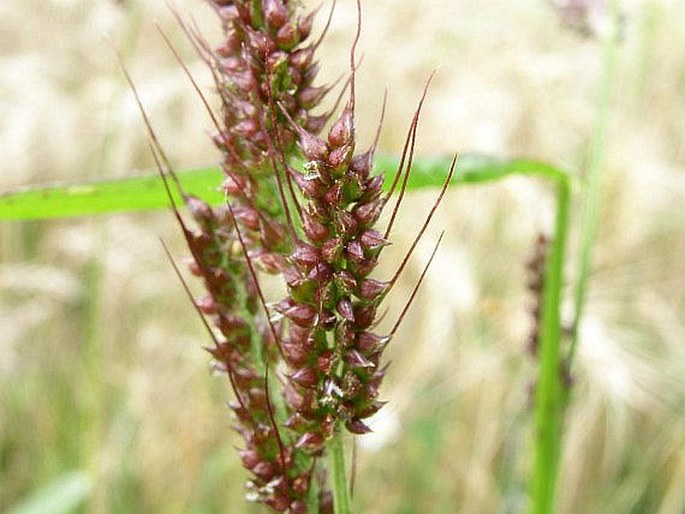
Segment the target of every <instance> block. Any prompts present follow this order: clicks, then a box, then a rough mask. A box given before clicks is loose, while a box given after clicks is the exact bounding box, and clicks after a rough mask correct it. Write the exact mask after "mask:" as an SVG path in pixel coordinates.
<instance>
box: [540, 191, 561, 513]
mask: <svg viewBox="0 0 685 514" xmlns="http://www.w3.org/2000/svg"><path fill="white" fill-rule="evenodd" d="M569 197H570V188H569V184H568V182H567V181H563V180H562V181H559V182H558V184H557V214H556V224H555V234H554V241H553V242H552V247H551V249H550V255H549V260H548V263H547V269H546V273H545V285H544V290H543V303H542V313H541V316H542V318H541V319H542V326H541V332H540V347H539V352H540V372H539V376H538V383H537V388H536V391H535V418H534V423H535V442H534V445H535V449H534V453H535V462H534V469H533V476H532V480H531V500H532V503H531V510H530V511H531V513H533V514H549V513H552V512H554V496H555V489H556V482H557V475H558V471H559V460H560V455H561V438H562V431H563V418H564V406H565V392H564V386H563V383H562V380H563V374H562V356H561V350H560V341H561V300H562V285H563V269H564V256H565V252H566V239H567V234H568V220H569V204H570V202H569Z"/></svg>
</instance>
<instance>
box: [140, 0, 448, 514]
mask: <svg viewBox="0 0 685 514" xmlns="http://www.w3.org/2000/svg"><path fill="white" fill-rule="evenodd" d="M210 5H212V6H213V7H214V8H215V9H216V12H217V13H218V15H219V17H220V19H221V21H222V25H223V29H224V40H223V42H222V44H221V45H220V46H219V47H218V48H217V49H211V48H210V47H209V45H208V44H207V42H206V41H204V40H203V39H202V38H201V37H200V36H199V35H198V34H197V33H196V32H193V30H190V29H189V28H188V26H187V25H183V22H182V21H181V23H182V25H183V28H184V29H186V32H187V33H188V34H189V35H190V36H191V40H192V41H193V43H194V44H195V46H196V48H197V49H198V51H199V52H200V55H201V56H202V57H203V58H204V59H205V61H206V62H207V64H208V65H209V66H210V70H211V71H212V73H213V75H214V78H215V81H216V87H217V92H218V93H219V96H220V98H221V101H222V109H221V114H220V116H219V117H218V118H219V119H217V116H215V115H214V113H213V112H212V111H211V109H210V114H211V115H212V118H213V120H214V122H215V126H216V128H217V133H216V134H215V135H214V136H213V140H214V143H215V144H216V146H217V147H218V148H219V149H220V151H221V154H222V167H223V170H224V172H225V180H224V183H223V189H224V191H225V192H226V195H227V202H226V205H224V206H222V207H218V208H211V207H210V206H208V205H207V204H205V203H204V202H202V201H201V200H199V199H197V198H194V197H192V196H189V195H184V199H185V203H186V205H187V207H188V210H189V212H190V214H191V216H192V217H193V218H194V221H195V224H196V227H197V228H196V229H195V230H191V229H189V228H188V227H187V225H186V224H185V222H184V221H183V219H182V217H181V216H180V214H179V213H178V211H176V216H177V218H178V221H179V223H180V225H181V227H182V229H183V233H184V236H185V238H186V241H187V243H188V246H189V248H190V252H191V254H192V257H193V261H192V263H191V264H190V269H191V272H192V273H193V274H195V275H197V276H199V277H201V278H202V279H203V281H204V285H205V288H206V290H207V293H208V294H207V295H206V296H205V297H203V298H200V299H198V300H196V301H195V305H196V307H197V309H198V311H200V313H201V314H203V315H204V316H206V317H207V318H209V319H210V320H211V322H212V323H213V324H214V325H215V326H216V328H218V331H219V332H220V334H221V336H220V337H219V336H216V335H215V334H214V332H213V330H212V329H211V328H210V327H209V324H208V322H206V323H207V328H208V330H209V332H210V334H211V335H212V337H213V338H214V346H213V348H211V349H209V351H210V353H211V354H212V356H213V358H214V365H215V368H216V369H217V370H219V371H221V372H223V373H226V375H227V377H228V379H229V381H230V383H231V386H232V388H233V391H234V393H235V397H236V400H235V402H233V403H231V404H230V407H231V409H232V411H233V413H234V418H235V422H236V423H235V429H236V430H237V431H238V432H239V433H240V434H241V436H242V438H243V441H244V448H243V449H242V450H241V451H240V457H241V459H242V462H243V464H244V466H245V468H247V469H248V470H249V471H250V473H251V476H250V478H249V480H248V482H247V488H248V495H247V496H248V498H249V499H251V500H254V501H258V502H261V503H264V504H266V505H268V506H270V507H271V508H272V509H274V510H275V511H277V512H290V513H293V514H305V513H307V512H308V510H309V506H310V505H311V500H312V493H310V491H312V490H313V489H312V486H313V485H317V486H318V487H317V489H316V491H317V493H316V494H315V495H314V497H315V498H318V501H317V504H318V512H320V513H328V512H331V509H332V497H331V493H330V492H329V491H328V490H327V489H326V486H325V474H324V473H325V468H324V467H323V466H322V465H321V464H320V463H321V460H320V459H318V457H320V456H322V455H323V453H324V452H325V445H326V443H327V441H328V440H329V439H330V438H331V436H332V435H333V434H334V432H337V431H339V430H341V427H342V426H344V427H346V428H347V430H349V431H350V432H352V433H354V434H363V433H366V432H368V431H369V427H368V426H367V425H366V423H365V420H366V419H367V418H368V417H370V416H372V415H373V414H375V413H376V412H377V411H378V410H379V409H380V408H381V407H382V406H383V402H381V401H379V399H378V395H379V387H380V384H381V381H382V379H383V377H384V375H385V368H383V367H382V366H381V364H380V361H381V355H382V352H383V350H384V349H385V347H386V345H387V343H388V341H389V340H390V338H391V336H392V334H394V333H395V331H396V329H397V326H398V325H399V323H400V322H401V320H402V318H403V316H404V314H405V313H406V311H407V308H408V307H409V305H410V304H411V302H412V300H413V298H414V296H415V294H416V291H417V289H418V286H419V285H420V282H421V280H422V279H423V277H424V275H425V270H424V273H423V274H422V275H421V279H419V282H418V283H417V284H416V287H415V289H414V291H413V292H412V294H411V296H410V298H409V301H408V302H407V304H406V305H405V308H404V310H403V311H402V313H401V314H400V316H399V319H398V320H397V322H396V324H395V326H394V328H393V329H392V330H391V331H390V332H389V335H385V336H384V335H379V334H377V333H376V329H375V325H376V323H377V321H378V319H377V312H378V308H379V306H380V304H381V302H382V301H383V299H384V298H385V297H386V295H387V293H388V291H389V290H390V289H391V288H392V285H393V284H394V283H395V281H396V279H397V277H398V276H399V274H400V273H401V271H402V270H403V269H404V266H405V265H406V263H407V260H408V259H409V256H410V255H411V253H412V252H413V250H414V248H415V247H416V244H417V243H418V240H419V239H420V238H421V236H422V234H423V232H424V230H425V228H426V226H427V224H428V222H429V220H430V218H431V216H432V215H433V213H434V212H435V209H436V208H437V205H438V204H439V203H440V201H441V199H442V197H443V195H444V192H445V189H446V187H447V184H448V183H449V181H450V179H451V177H452V173H453V170H454V162H453V165H452V168H451V169H450V172H449V175H448V177H447V181H446V183H445V186H444V187H443V189H442V191H441V193H440V196H439V197H438V199H437V201H436V203H435V205H434V206H433V208H432V209H431V211H430V214H429V215H428V217H427V219H426V221H425V223H424V226H423V228H422V229H421V231H420V233H419V235H418V236H417V238H416V240H415V241H414V243H413V245H412V247H411V249H410V250H409V251H408V253H407V254H406V256H405V258H404V260H403V261H402V263H401V265H400V266H399V269H398V270H397V272H396V273H395V275H394V276H393V278H392V280H390V281H389V282H383V281H380V280H377V279H375V278H372V277H371V274H372V272H373V271H374V270H375V269H376V267H377V263H378V258H379V256H380V254H381V252H382V250H383V248H384V247H385V246H386V245H388V244H389V243H388V241H387V237H388V234H389V232H390V229H391V227H392V223H393V220H394V219H395V216H396V214H397V211H398V209H399V206H400V203H401V199H402V196H403V193H404V190H405V187H406V183H407V179H408V177H409V173H410V170H411V160H412V157H413V150H414V142H415V137H416V127H417V122H418V116H419V112H420V109H421V104H422V103H423V98H422V100H421V102H420V104H419V109H418V110H417V112H416V114H415V116H414V119H413V121H412V125H411V129H410V132H409V135H408V136H407V141H406V142H405V148H404V151H403V157H402V162H401V164H400V168H399V169H398V171H397V174H396V176H395V179H394V181H393V184H392V186H391V187H390V190H391V192H392V191H394V190H395V187H396V186H397V185H398V183H399V182H398V181H399V179H400V178H401V177H402V175H403V173H404V179H403V181H402V186H401V189H400V195H399V198H398V200H397V203H396V204H395V207H394V210H393V213H392V217H391V218H390V222H389V224H388V227H387V228H386V233H385V234H382V233H381V232H379V231H378V230H376V229H375V228H374V227H375V225H376V223H377V221H378V219H379V217H380V215H381V212H382V210H383V207H384V206H385V205H386V202H387V200H388V198H389V196H390V194H391V193H388V192H384V191H383V189H382V188H383V177H382V176H381V175H374V174H373V173H372V167H373V154H374V150H375V146H376V143H374V144H373V145H372V146H371V148H370V149H368V150H367V151H365V152H363V153H358V154H355V148H356V134H355V121H354V114H355V113H354V110H355V93H354V88H355V80H354V75H355V57H354V55H355V47H356V42H357V41H358V38H359V32H357V38H356V39H355V44H354V45H353V47H352V51H351V55H350V74H351V76H350V80H349V87H350V93H349V101H348V102H347V105H346V106H345V108H344V109H343V110H342V112H341V114H340V115H339V117H338V118H337V119H336V120H335V121H334V122H333V123H332V126H331V127H330V129H329V131H328V134H327V136H326V138H325V139H323V138H321V137H319V135H318V134H319V133H320V132H321V130H322V128H323V126H324V124H325V123H327V121H328V119H329V117H330V114H324V115H314V114H312V109H314V108H315V107H316V106H317V105H318V103H319V102H320V100H321V99H322V98H323V96H324V95H325V94H326V93H327V91H328V89H327V88H323V87H314V86H313V85H312V84H313V81H314V79H315V76H316V73H317V71H318V66H317V65H316V64H315V63H314V60H313V55H314V50H315V48H316V46H317V44H318V43H306V40H307V38H308V36H309V34H310V32H311V28H312V15H307V16H298V15H297V9H296V7H297V6H296V3H295V2H294V1H288V0H261V1H260V0H210ZM358 5H359V4H358ZM196 87H197V86H196ZM198 91H199V89H198ZM424 97H425V91H424ZM203 99H204V97H203ZM205 103H206V105H208V104H207V102H206V101H205ZM334 110H335V109H334ZM331 112H333V111H331ZM144 117H145V115H144ZM145 119H146V122H147V123H148V127H149V121H148V120H147V118H145ZM150 130H151V129H150ZM152 135H153V137H152V139H153V143H154V144H155V145H156V146H155V150H156V151H157V152H158V153H159V154H160V155H162V156H163V152H162V151H161V148H159V144H158V143H157V141H156V138H154V134H152ZM409 146H410V147H411V150H410V152H409V159H408V161H407V167H406V171H405V172H403V166H404V162H405V157H406V155H407V149H408V147H409ZM164 160H165V159H164ZM301 160H305V161H306V163H305V164H304V165H303V166H298V165H296V163H297V162H298V161H301ZM165 165H166V167H167V168H168V164H167V163H166V160H165ZM162 168H163V166H161V165H160V169H162ZM169 171H170V174H171V176H172V177H174V175H173V171H171V170H169ZM174 178H175V177H174ZM177 185H178V186H179V188H180V184H178V183H177ZM170 197H171V194H170ZM431 259H432V257H431ZM260 272H266V273H270V274H276V275H281V276H282V277H283V279H284V281H285V284H286V289H287V296H286V297H285V298H283V299H282V300H281V301H279V302H276V303H275V304H274V305H272V306H269V304H268V302H267V300H266V298H265V295H264V294H263V292H262V290H261V287H260V283H259V273H260ZM270 374H271V375H270ZM271 390H273V392H272V391H271Z"/></svg>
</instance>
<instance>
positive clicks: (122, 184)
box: [0, 168, 223, 220]
mask: <svg viewBox="0 0 685 514" xmlns="http://www.w3.org/2000/svg"><path fill="white" fill-rule="evenodd" d="M179 177H180V179H181V183H182V185H183V187H184V188H185V191H186V192H187V193H189V194H193V195H196V196H198V197H200V198H203V199H205V200H207V201H208V202H210V203H212V204H217V203H219V202H221V201H222V200H223V195H222V194H221V193H219V192H218V191H217V186H218V185H219V184H221V181H222V174H221V171H220V170H219V169H218V168H201V169H193V170H187V171H183V172H180V173H179ZM173 189H174V188H173V187H172V190H173ZM174 197H175V200H176V201H177V202H179V203H182V202H181V198H180V196H179V195H178V194H177V193H176V192H175V191H174ZM165 207H166V208H168V207H169V199H168V197H167V195H166V192H165V190H164V187H163V185H162V179H161V178H160V176H159V174H157V173H146V174H140V175H135V176H131V177H125V178H119V179H111V180H96V181H88V182H74V183H70V184H55V185H48V186H43V187H27V188H24V189H22V190H19V191H16V192H10V193H5V194H2V195H0V220H29V219H49V218H65V217H73V216H90V215H93V214H112V213H117V212H135V211H147V210H152V209H160V208H165Z"/></svg>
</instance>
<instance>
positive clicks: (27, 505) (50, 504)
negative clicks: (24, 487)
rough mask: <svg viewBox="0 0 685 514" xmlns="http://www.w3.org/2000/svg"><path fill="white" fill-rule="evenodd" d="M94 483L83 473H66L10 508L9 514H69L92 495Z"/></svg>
mask: <svg viewBox="0 0 685 514" xmlns="http://www.w3.org/2000/svg"><path fill="white" fill-rule="evenodd" d="M92 486H93V483H92V480H91V478H90V477H89V476H88V475H87V474H86V473H84V472H83V471H72V472H69V473H65V474H63V475H62V476H60V477H58V478H57V479H55V480H53V481H52V482H50V483H49V484H47V485H45V486H44V487H42V488H41V489H39V490H38V491H36V492H35V493H34V494H32V495H31V496H29V497H28V498H26V499H25V500H22V501H21V502H20V503H19V504H17V505H15V506H14V507H12V508H10V510H9V511H8V512H7V514H68V513H70V512H74V511H75V510H76V509H77V508H78V507H79V506H80V505H82V504H83V502H84V501H86V499H87V498H88V496H89V495H90V491H91V489H92Z"/></svg>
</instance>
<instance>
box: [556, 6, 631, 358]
mask: <svg viewBox="0 0 685 514" xmlns="http://www.w3.org/2000/svg"><path fill="white" fill-rule="evenodd" d="M609 11H610V12H609V18H610V19H609V25H608V30H607V32H606V34H605V36H604V52H603V61H602V78H601V82H600V85H599V87H600V90H599V98H598V103H597V119H596V122H595V127H594V130H593V133H592V139H591V143H590V156H589V165H588V170H587V176H586V177H585V181H584V182H585V183H584V186H585V187H584V195H583V196H584V203H583V214H582V220H581V247H580V248H581V256H580V268H579V271H578V282H577V284H576V291H575V300H574V303H575V310H574V312H575V314H574V318H573V324H572V325H571V347H570V348H569V354H568V367H569V369H570V367H571V364H572V363H573V359H574V357H575V354H576V349H577V347H578V339H579V333H578V332H579V327H580V321H581V319H582V316H583V311H584V306H585V296H586V294H587V288H588V283H589V275H590V266H591V264H592V254H593V248H594V243H595V239H596V237H597V227H598V225H599V203H600V194H601V180H602V168H603V167H604V164H605V156H606V139H607V132H608V129H609V117H610V111H611V109H610V107H611V96H612V93H613V88H614V82H615V79H616V61H617V54H618V42H619V37H620V35H619V32H620V19H619V16H620V15H619V2H618V0H613V1H612V2H610V6H609Z"/></svg>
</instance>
